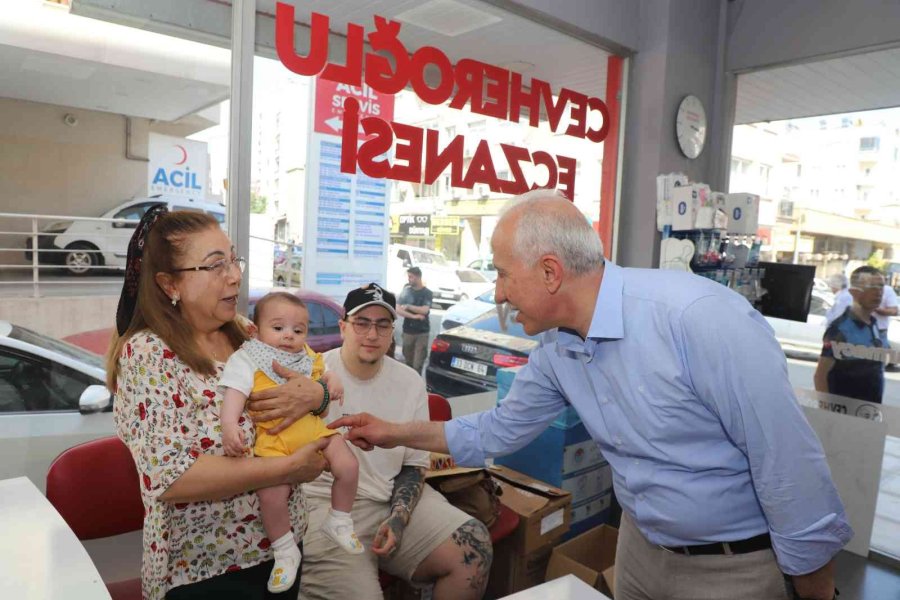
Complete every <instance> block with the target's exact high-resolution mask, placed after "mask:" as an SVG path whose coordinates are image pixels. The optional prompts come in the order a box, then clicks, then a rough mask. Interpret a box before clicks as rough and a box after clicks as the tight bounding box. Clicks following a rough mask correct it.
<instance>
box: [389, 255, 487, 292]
mask: <svg viewBox="0 0 900 600" xmlns="http://www.w3.org/2000/svg"><path fill="white" fill-rule="evenodd" d="M410 267H419V269H421V270H422V281H423V282H424V283H425V286H426V287H427V288H428V289H430V290H431V292H432V293H433V294H434V303H435V304H438V305H441V306H450V305H451V304H454V303H456V302H459V301H461V300H468V299H469V298H474V297H475V296H477V295H479V294H481V293H482V292H483V291H484V290H485V289H487V288H489V287H490V285H491V282H490V281H488V280H487V278H486V277H484V276H483V275H482V274H481V273H479V272H477V271H474V270H472V269H466V268H460V267H456V266H455V265H454V264H451V263H450V262H449V261H448V260H447V259H446V258H444V255H443V254H441V253H440V252H436V251H435V250H429V249H428V248H419V247H417V246H406V245H403V244H391V246H390V249H389V255H388V281H387V288H388V289H389V290H390V291H391V292H393V293H394V294H397V295H398V296H399V295H400V292H402V291H403V286H405V285H406V284H407V283H408V281H409V280H408V278H407V274H406V270H407V269H409V268H410Z"/></svg>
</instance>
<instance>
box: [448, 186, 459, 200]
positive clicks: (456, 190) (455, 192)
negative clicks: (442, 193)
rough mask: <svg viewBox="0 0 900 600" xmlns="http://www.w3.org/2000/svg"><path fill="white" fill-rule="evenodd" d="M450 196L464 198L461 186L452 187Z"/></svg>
mask: <svg viewBox="0 0 900 600" xmlns="http://www.w3.org/2000/svg"><path fill="white" fill-rule="evenodd" d="M450 197H451V198H453V199H454V200H459V199H460V198H462V191H460V189H459V188H450Z"/></svg>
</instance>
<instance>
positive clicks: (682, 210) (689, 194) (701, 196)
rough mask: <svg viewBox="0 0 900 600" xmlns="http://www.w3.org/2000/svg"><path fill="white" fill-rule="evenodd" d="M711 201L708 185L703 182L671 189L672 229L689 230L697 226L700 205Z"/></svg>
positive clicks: (706, 204)
mask: <svg viewBox="0 0 900 600" xmlns="http://www.w3.org/2000/svg"><path fill="white" fill-rule="evenodd" d="M711 201H712V199H711V197H710V189H709V186H708V185H706V184H705V183H692V184H691V185H687V186H682V187H677V188H674V189H673V190H672V231H689V230H691V229H696V228H697V213H698V212H699V210H700V207H701V206H703V207H705V206H708V205H709V204H710V202H711Z"/></svg>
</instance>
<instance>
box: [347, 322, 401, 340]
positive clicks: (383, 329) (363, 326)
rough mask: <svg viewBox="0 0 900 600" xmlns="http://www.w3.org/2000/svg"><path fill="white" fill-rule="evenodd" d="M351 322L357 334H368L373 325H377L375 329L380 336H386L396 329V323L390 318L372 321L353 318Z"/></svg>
mask: <svg viewBox="0 0 900 600" xmlns="http://www.w3.org/2000/svg"><path fill="white" fill-rule="evenodd" d="M350 324H351V325H353V331H355V332H356V334H357V335H366V334H367V333H369V330H370V329H372V327H375V331H377V332H378V337H386V336H388V335H390V334H391V331H393V330H394V323H393V321H390V320H388V319H378V320H377V321H372V320H370V319H362V318H360V319H353V320H352V321H350Z"/></svg>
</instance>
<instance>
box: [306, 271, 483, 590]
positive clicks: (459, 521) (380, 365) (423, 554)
mask: <svg viewBox="0 0 900 600" xmlns="http://www.w3.org/2000/svg"><path fill="white" fill-rule="evenodd" d="M344 310H345V316H344V319H343V320H342V321H341V322H340V327H341V336H342V337H343V339H344V344H343V346H342V347H341V348H336V349H334V350H331V351H330V352H328V353H326V354H325V365H326V367H327V369H328V370H329V371H331V372H334V373H337V374H338V376H339V377H340V378H341V381H343V383H344V405H343V408H342V409H339V408H338V407H337V406H332V407H331V411H330V414H329V417H328V418H326V421H334V420H335V419H336V418H338V417H340V413H341V412H344V413H353V412H361V411H367V412H369V413H372V414H376V415H379V416H380V417H381V418H384V419H389V420H392V421H412V420H428V401H427V394H426V392H425V384H424V382H423V380H422V378H421V377H420V376H419V375H417V374H416V373H414V372H413V371H412V369H410V368H409V367H407V366H406V365H404V364H402V363H400V362H398V361H395V360H385V353H386V352H387V350H388V347H389V346H390V344H391V338H392V336H393V331H394V320H395V319H396V316H397V313H396V308H395V301H394V296H393V294H391V293H390V292H388V291H385V290H384V289H382V288H381V287H379V286H378V285H376V284H374V283H371V284H369V285H367V286H365V287H364V288H360V289H356V290H353V291H352V292H350V293H349V294H347V299H346V300H345V302H344ZM354 452H355V454H356V458H357V459H358V461H359V488H358V491H357V494H356V500H355V502H354V504H353V510H352V515H353V522H354V524H355V526H356V532H357V535H358V536H359V539H360V540H361V541H362V543H363V545H364V546H365V548H366V552H364V553H363V554H348V553H346V552H341V551H340V549H338V547H337V546H336V545H335V544H334V543H333V542H331V541H330V540H329V539H328V538H327V537H326V536H325V535H324V534H323V533H322V531H321V525H322V522H323V521H324V520H325V517H326V515H327V514H328V509H329V505H330V500H329V499H330V497H331V484H332V481H333V479H332V477H331V475H330V474H329V473H325V474H323V475H322V476H321V477H319V479H317V480H316V481H314V482H313V483H310V484H307V485H304V486H303V489H304V492H305V494H306V499H307V505H308V507H309V527H308V529H307V532H306V536H305V537H304V539H303V573H302V577H301V592H300V598H304V599H314V598H315V599H325V598H366V599H368V598H380V597H381V591H380V587H379V584H378V569H379V568H380V569H382V570H385V571H387V572H388V573H391V574H393V575H396V576H398V577H401V578H403V579H406V580H408V581H417V582H434V598H435V599H436V600H442V599H451V598H452V599H475V598H481V596H482V594H483V593H484V588H485V587H486V585H487V578H488V574H489V572H490V566H491V560H492V558H493V550H492V547H491V540H490V535H489V533H488V531H487V529H486V528H485V526H484V525H483V524H482V523H481V522H480V521H477V520H475V519H473V518H471V517H470V516H469V515H467V514H466V513H464V512H462V511H461V510H459V509H457V508H455V507H453V506H451V505H450V504H448V503H447V501H446V500H445V499H444V497H443V496H441V495H440V494H438V493H437V492H435V491H434V490H433V489H431V487H430V486H427V485H425V470H426V469H427V467H428V466H429V463H430V457H429V454H428V452H423V451H420V450H413V449H409V448H402V447H398V448H393V449H390V450H382V449H378V450H373V451H371V452H362V451H360V450H359V449H358V448H354ZM369 550H371V552H370V551H369Z"/></svg>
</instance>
